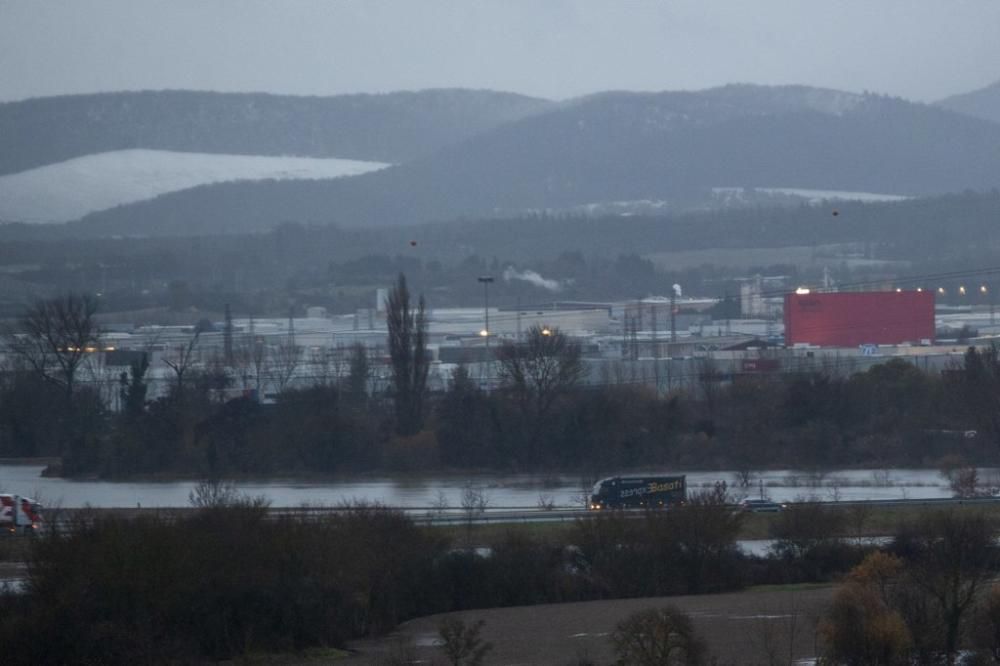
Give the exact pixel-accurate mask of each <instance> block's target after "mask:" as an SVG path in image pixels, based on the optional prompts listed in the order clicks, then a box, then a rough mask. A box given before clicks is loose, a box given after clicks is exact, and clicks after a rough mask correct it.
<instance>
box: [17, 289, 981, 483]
mask: <svg viewBox="0 0 1000 666" xmlns="http://www.w3.org/2000/svg"><path fill="white" fill-rule="evenodd" d="M96 312H97V302H96V301H95V300H94V299H93V298H91V297H89V296H86V295H75V294H70V295H66V296H63V297H58V298H53V299H46V300H40V301H36V302H34V303H32V304H31V305H30V306H29V307H28V308H27V309H26V310H25V312H24V315H23V316H22V317H21V318H19V319H18V320H17V321H16V322H15V323H14V325H12V326H11V327H9V328H8V329H7V330H6V331H5V334H4V342H5V347H6V349H7V352H8V353H7V360H8V362H7V365H6V367H5V372H3V373H2V374H0V454H3V455H44V456H49V455H52V456H55V455H63V456H65V455H67V454H72V453H73V452H78V453H80V454H81V455H79V456H74V455H69V459H70V462H71V464H70V465H69V466H68V468H67V470H66V471H67V473H89V474H93V473H98V474H116V475H118V474H123V475H128V474H133V473H161V472H162V473H174V472H178V473H204V472H205V469H204V468H205V467H206V466H209V467H212V468H213V469H218V470H222V471H225V470H229V471H232V472H244V473H255V474H267V473H276V472H284V473H294V472H296V471H300V470H301V471H307V470H309V469H310V467H312V466H313V465H316V464H319V465H320V466H319V468H318V469H317V470H316V471H334V470H337V469H349V468H355V469H356V468H371V467H386V466H389V467H391V466H394V465H395V466H400V467H407V468H408V467H413V466H420V467H424V468H440V467H445V468H454V467H459V468H508V469H509V468H529V467H530V468H538V467H540V466H541V467H549V468H559V467H561V468H573V469H582V470H584V471H586V472H587V473H588V474H592V475H599V474H602V473H605V472H606V471H607V470H608V469H610V468H616V467H623V466H640V465H641V466H649V465H670V466H674V467H682V468H691V467H705V466H712V467H728V468H731V469H735V470H736V471H737V472H738V476H739V477H740V478H741V479H742V480H743V481H744V482H747V483H749V482H750V480H752V478H753V476H754V470H755V469H763V468H767V467H769V466H772V465H776V464H783V465H792V466H796V467H802V468H808V469H816V470H822V469H825V468H830V467H836V466H845V465H869V464H870V465H875V466H878V467H886V466H892V465H913V464H920V465H933V464H936V463H937V462H938V461H939V460H941V459H942V458H943V457H944V456H948V457H949V459H953V460H957V461H958V463H956V464H955V465H954V467H955V468H956V469H959V470H964V469H971V468H972V467H973V466H975V465H976V464H984V463H986V464H988V463H991V462H995V460H996V457H997V456H996V453H997V451H998V449H1000V447H997V446H996V442H997V441H1000V434H998V433H997V432H995V431H996V430H997V429H998V428H1000V426H998V425H997V424H995V423H993V421H994V420H995V419H996V411H997V410H995V409H993V407H992V405H993V402H991V401H994V402H995V401H997V400H1000V397H998V396H1000V362H998V361H997V351H996V350H992V349H986V350H975V349H970V350H969V352H968V353H967V354H966V358H965V361H964V364H963V365H962V366H961V367H956V368H955V369H954V370H953V371H950V372H948V373H944V374H943V375H935V374H930V373H926V372H923V371H921V370H919V369H918V368H916V367H914V366H913V365H911V364H908V363H906V362H905V361H901V360H898V359H897V360H891V361H889V362H887V363H884V364H881V365H878V366H875V367H873V368H872V369H870V370H868V371H866V372H862V373H857V374H854V375H851V376H840V375H835V374H824V373H819V372H805V373H793V374H787V375H775V376H767V377H764V376H761V377H739V378H737V379H736V380H734V381H733V382H732V383H731V384H722V383H721V382H719V381H717V380H718V377H717V375H716V374H714V373H712V372H706V373H705V376H704V377H703V378H702V379H701V381H702V383H704V384H705V389H706V390H699V391H697V392H695V393H688V392H684V391H674V392H671V393H669V394H666V395H661V394H659V393H657V392H656V391H655V390H653V389H651V388H649V387H646V386H644V385H641V384H632V383H628V382H626V383H611V384H606V385H600V386H586V387H585V386H581V382H582V379H583V377H584V373H585V369H584V364H583V361H582V359H581V354H580V348H579V345H577V344H576V343H575V342H574V341H573V340H572V339H570V338H569V337H568V336H566V335H565V334H563V333H562V332H561V331H559V330H557V329H548V328H542V327H535V328H532V329H530V330H528V331H527V332H526V334H525V335H524V336H523V338H522V340H520V341H508V342H503V343H501V344H499V345H497V346H496V347H494V348H493V349H494V351H495V355H494V356H493V357H492V358H491V360H490V363H491V364H492V365H493V368H492V370H493V372H492V373H491V374H493V375H494V376H496V377H498V378H499V382H498V384H497V385H495V386H489V387H487V386H484V385H483V384H482V382H481V381H477V380H476V379H475V378H473V377H472V375H471V373H470V372H469V371H468V369H466V368H464V367H459V368H458V369H457V370H456V371H455V372H454V374H453V376H452V377H451V381H450V382H449V384H448V387H447V388H446V390H444V391H431V390H430V388H429V387H428V372H429V356H428V351H427V315H426V306H425V304H424V301H423V299H422V297H421V298H414V297H413V296H412V295H411V294H410V292H409V289H408V285H407V281H406V279H405V277H404V276H402V275H400V276H399V277H398V280H397V283H396V285H395V287H394V289H393V290H392V293H391V294H390V299H389V308H388V312H387V323H388V337H387V345H386V348H387V351H388V354H387V357H388V359H389V363H388V365H387V366H385V367H384V368H383V367H382V366H379V365H378V364H377V363H375V362H374V361H373V359H372V358H371V355H370V353H369V350H367V349H366V348H365V347H364V346H361V345H355V346H353V347H351V348H350V349H349V350H346V351H345V353H344V354H340V355H338V358H337V361H336V362H337V364H338V367H337V368H335V369H334V370H333V371H332V374H331V375H330V376H329V377H327V376H326V375H325V374H324V377H327V379H316V378H313V379H314V381H312V382H310V383H301V382H296V381H295V377H296V373H297V371H296V368H297V367H299V365H300V364H301V363H303V362H304V359H303V356H302V354H303V352H302V350H301V349H299V348H298V347H296V346H295V345H294V344H293V340H292V339H291V337H290V336H289V339H288V341H287V344H284V345H283V346H279V347H278V348H277V349H276V348H274V345H264V344H262V343H261V342H260V341H259V340H258V339H257V338H256V337H255V336H253V335H248V336H245V337H246V338H247V339H246V340H245V343H246V344H243V343H242V342H241V343H240V344H239V345H237V347H236V348H235V349H234V350H233V357H234V360H233V361H232V364H233V365H231V366H227V365H226V364H225V363H226V361H225V359H224V358H220V359H216V360H215V361H213V360H211V359H209V360H208V361H206V360H205V358H204V356H203V354H202V353H201V352H202V350H201V349H200V347H201V346H202V342H203V340H204V337H203V336H204V333H203V332H202V331H203V328H201V327H196V328H195V331H194V333H193V334H192V336H191V337H190V338H187V339H186V340H185V343H184V344H183V345H180V346H176V347H173V348H170V349H167V350H166V351H165V352H164V354H163V356H162V361H156V362H157V363H161V362H162V363H163V364H164V366H165V367H166V368H169V373H170V374H171V375H172V380H173V381H172V382H171V383H170V386H169V388H168V390H166V391H162V390H160V391H157V390H156V388H155V387H154V385H153V383H152V382H153V381H154V379H153V378H152V377H151V375H154V374H155V373H153V372H151V368H150V365H149V363H148V357H147V358H146V360H145V362H143V361H139V362H137V363H135V364H133V366H132V367H131V368H129V369H128V370H127V371H126V372H120V374H119V376H117V377H111V376H107V369H106V368H105V369H104V370H103V372H104V373H105V375H104V378H103V379H102V380H101V381H100V382H95V381H93V377H94V376H96V375H95V374H94V373H99V372H100V371H101V369H100V368H96V369H95V367H94V365H95V363H96V362H97V359H98V358H99V357H100V356H101V355H100V354H94V353H91V352H93V351H95V350H97V349H99V348H100V347H101V346H102V343H101V331H100V328H99V326H98V323H97V319H96ZM310 362H311V361H310ZM383 375H384V377H383ZM81 377H84V378H85V381H83V380H81ZM265 378H268V379H267V382H268V386H270V387H272V388H274V387H277V388H276V392H275V393H273V394H270V395H272V396H274V401H273V403H274V404H269V405H267V406H266V407H265V406H261V405H250V404H244V405H242V406H238V405H233V406H227V405H226V399H228V398H230V397H232V393H231V392H230V391H229V388H230V387H231V386H232V383H233V382H234V380H235V381H243V382H244V385H243V386H242V388H244V389H248V388H258V389H260V388H262V386H263V385H264V381H265ZM260 393H261V391H258V396H260ZM306 408H308V409H309V410H310V414H309V415H308V416H306V415H304V414H303V410H305V409H306ZM316 410H319V411H321V412H326V413H325V414H324V415H322V417H320V416H319V415H315V414H313V413H312V412H314V411H316ZM293 414H294V415H296V416H295V417H294V418H293V416H292V415H293ZM54 415H55V416H54ZM321 422H322V423H323V425H322V426H321V425H320V423H321ZM334 424H335V426H336V427H335V434H332V435H331V434H330V433H329V432H325V433H324V432H314V431H313V429H315V428H320V427H322V428H324V429H329V428H331V427H333V425H334ZM970 430H974V431H976V432H977V433H978V435H977V436H976V437H974V438H968V437H957V438H956V437H955V436H953V433H956V432H958V433H962V432H968V431H970ZM278 433H282V434H280V435H279V434H278ZM220 436H221V437H222V438H223V439H222V440H219V439H218V437H220ZM279 442H280V445H279ZM154 450H155V451H156V453H155V455H154V454H153V453H151V452H152V451H154ZM126 459H128V460H129V461H131V462H123V461H125V460H126ZM318 461H321V462H318ZM110 470H114V471H110ZM956 478H958V477H956ZM962 479H965V477H962ZM969 485H970V484H969V483H964V482H963V483H957V484H956V488H960V489H961V493H963V494H967V493H969V492H978V491H977V490H975V489H973V490H968V489H965V487H966V486H969ZM956 492H959V490H956Z"/></svg>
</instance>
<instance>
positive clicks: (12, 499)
mask: <svg viewBox="0 0 1000 666" xmlns="http://www.w3.org/2000/svg"><path fill="white" fill-rule="evenodd" d="M41 512H42V505H41V504H39V503H38V502H36V501H35V500H33V499H31V498H30V497H22V496H20V495H0V531H5V532H9V533H10V534H17V533H18V532H24V533H25V534H28V533H30V532H31V531H32V530H37V529H38V524H39V522H40V521H41V519H42V516H41Z"/></svg>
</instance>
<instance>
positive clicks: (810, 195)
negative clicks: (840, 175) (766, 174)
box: [712, 187, 910, 204]
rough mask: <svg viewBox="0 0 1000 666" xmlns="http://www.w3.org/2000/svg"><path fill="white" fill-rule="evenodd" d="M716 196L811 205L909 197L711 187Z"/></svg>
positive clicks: (796, 188)
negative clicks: (786, 199) (763, 197)
mask: <svg viewBox="0 0 1000 666" xmlns="http://www.w3.org/2000/svg"><path fill="white" fill-rule="evenodd" d="M712 193H713V194H714V195H716V196H726V197H741V196H746V195H754V194H758V193H759V194H768V195H779V196H788V197H795V198H798V199H805V200H807V201H808V202H809V203H811V204H819V203H822V202H824V201H864V202H867V203H879V202H887V201H904V200H906V199H909V198H910V197H907V196H903V195H900V194H880V193H878V192H846V191H843V190H808V189H802V188H798V187H713V188H712Z"/></svg>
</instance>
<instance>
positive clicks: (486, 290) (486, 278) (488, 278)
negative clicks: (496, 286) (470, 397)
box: [476, 275, 493, 386]
mask: <svg viewBox="0 0 1000 666" xmlns="http://www.w3.org/2000/svg"><path fill="white" fill-rule="evenodd" d="M476 279H477V280H479V281H480V282H482V283H483V320H484V327H483V330H482V331H480V333H479V334H480V335H481V336H483V337H484V338H486V368H487V370H486V382H487V386H489V367H490V283H491V282H493V276H492V275H480V276H479V277H478V278H476Z"/></svg>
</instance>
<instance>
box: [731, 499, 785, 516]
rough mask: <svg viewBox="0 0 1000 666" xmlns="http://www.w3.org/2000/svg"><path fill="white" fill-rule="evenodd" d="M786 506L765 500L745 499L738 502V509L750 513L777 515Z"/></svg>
mask: <svg viewBox="0 0 1000 666" xmlns="http://www.w3.org/2000/svg"><path fill="white" fill-rule="evenodd" d="M787 506H788V505H787V504H779V503H778V502H772V501H771V500H767V499H745V500H743V501H742V502H740V509H741V510H743V511H748V512H751V513H767V512H772V513H777V512H778V511H783V510H784V509H786V508H787Z"/></svg>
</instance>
